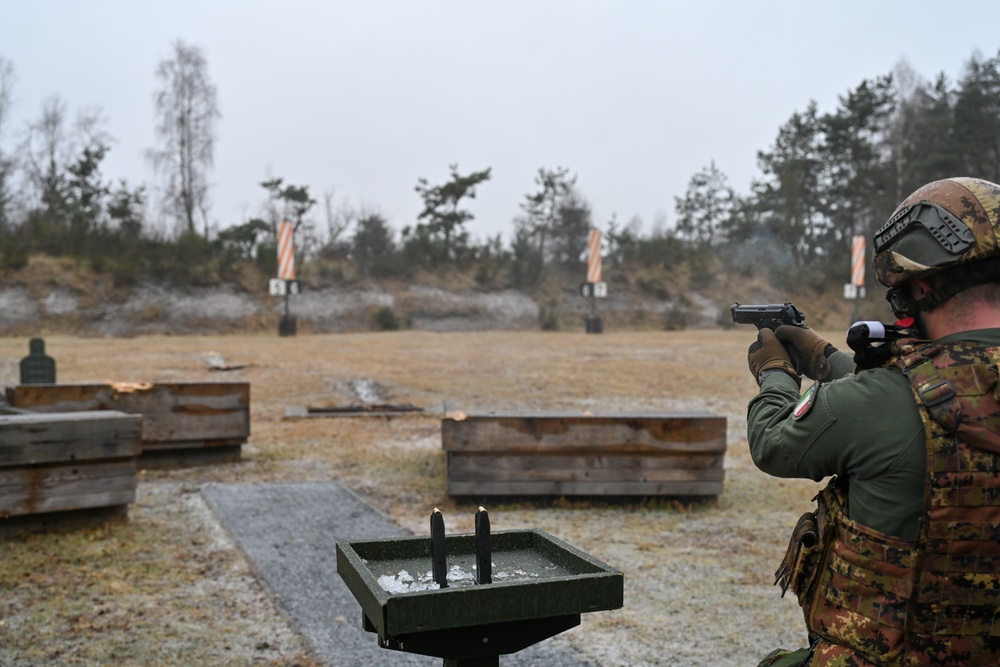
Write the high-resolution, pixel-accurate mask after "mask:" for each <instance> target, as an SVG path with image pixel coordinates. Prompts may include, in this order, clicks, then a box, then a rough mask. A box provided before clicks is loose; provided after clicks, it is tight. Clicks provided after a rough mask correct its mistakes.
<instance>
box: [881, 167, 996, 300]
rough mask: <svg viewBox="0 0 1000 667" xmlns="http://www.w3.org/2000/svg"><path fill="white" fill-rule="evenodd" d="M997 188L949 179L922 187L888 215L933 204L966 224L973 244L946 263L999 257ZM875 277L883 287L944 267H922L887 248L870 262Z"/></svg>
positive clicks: (979, 183) (987, 182)
mask: <svg viewBox="0 0 1000 667" xmlns="http://www.w3.org/2000/svg"><path fill="white" fill-rule="evenodd" d="M998 201H1000V186H998V185H997V184H996V183H991V182H989V181H984V180H982V179H978V178H948V179H945V180H941V181H934V182H933V183H928V184H927V185H924V186H923V187H921V188H920V189H918V190H917V191H916V192H914V193H913V194H911V195H910V196H909V197H907V198H906V199H905V200H904V201H903V202H902V203H901V204H900V205H899V206H898V207H897V208H896V211H895V212H894V213H893V214H892V216H890V220H891V219H892V218H893V217H895V216H896V214H897V213H899V212H900V211H903V210H905V209H907V208H909V207H911V206H913V205H915V204H919V203H921V202H932V203H934V204H937V205H939V206H941V207H942V208H944V209H946V210H947V211H949V212H950V213H952V214H953V215H954V216H955V217H956V218H958V219H959V220H960V221H961V222H962V223H963V224H965V225H966V226H967V227H968V228H969V229H970V230H971V232H972V235H973V237H974V238H975V244H974V245H973V246H972V247H971V248H969V249H968V250H967V251H965V252H964V253H962V254H961V255H958V256H955V257H954V258H952V259H951V261H949V262H948V264H961V263H967V262H973V261H976V260H979V259H986V258H989V257H997V256H1000V209H998V208H997V207H996V202H998ZM872 266H873V267H874V269H875V277H876V278H877V279H878V281H879V282H880V283H881V284H883V285H885V286H886V287H893V286H895V285H899V284H901V283H904V282H907V281H910V280H913V279H914V278H916V277H922V276H925V275H928V274H930V273H934V272H935V271H937V270H940V269H941V268H943V266H942V265H939V264H935V265H933V266H921V265H919V264H918V263H916V262H915V261H914V260H913V258H908V257H906V256H905V255H902V254H899V253H897V252H895V251H894V250H893V249H892V248H889V249H887V250H885V251H883V252H880V253H878V254H876V255H875V257H874V258H873V260H872Z"/></svg>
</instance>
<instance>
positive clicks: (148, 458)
mask: <svg viewBox="0 0 1000 667" xmlns="http://www.w3.org/2000/svg"><path fill="white" fill-rule="evenodd" d="M7 400H8V402H9V403H10V404H11V405H13V406H14V407H16V408H21V409H25V410H31V411H33V412H41V413H48V412H79V411H88V410H118V411H120V412H125V413H128V414H138V415H142V454H141V457H140V460H139V465H140V466H141V467H169V466H178V465H192V464H198V463H219V462H229V461H238V460H239V459H240V453H241V447H242V445H243V444H244V443H245V442H246V441H247V438H248V437H249V436H250V385H249V383H246V382H172V383H153V384H149V383H136V384H124V383H123V384H37V385H19V386H16V387H9V388H8V389H7Z"/></svg>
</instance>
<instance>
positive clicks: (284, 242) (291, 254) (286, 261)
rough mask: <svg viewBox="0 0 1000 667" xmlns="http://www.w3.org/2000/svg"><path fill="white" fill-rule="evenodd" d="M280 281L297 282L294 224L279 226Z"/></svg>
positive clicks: (284, 223)
mask: <svg viewBox="0 0 1000 667" xmlns="http://www.w3.org/2000/svg"><path fill="white" fill-rule="evenodd" d="M278 279H279V280H295V249H294V248H293V247H292V223H290V222H288V221H287V220H282V221H281V224H280V225H278Z"/></svg>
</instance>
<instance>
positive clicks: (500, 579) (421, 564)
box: [336, 530, 624, 644]
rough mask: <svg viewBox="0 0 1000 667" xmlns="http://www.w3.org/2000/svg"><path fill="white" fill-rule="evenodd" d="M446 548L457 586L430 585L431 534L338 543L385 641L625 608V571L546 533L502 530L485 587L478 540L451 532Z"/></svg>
mask: <svg viewBox="0 0 1000 667" xmlns="http://www.w3.org/2000/svg"><path fill="white" fill-rule="evenodd" d="M446 544H447V550H448V568H449V585H448V587H447V588H438V587H437V586H436V584H433V583H424V582H425V581H428V580H429V579H430V574H429V573H430V570H431V553H430V539H429V538H428V537H412V538H396V539H387V540H373V541H366V542H346V543H345V542H338V543H337V545H336V548H337V572H338V574H340V576H341V578H342V579H343V580H344V582H345V583H346V584H347V587H348V588H349V589H350V591H351V593H352V594H353V595H354V597H355V598H356V599H357V600H358V602H359V603H360V604H361V608H362V611H363V612H364V616H365V619H366V623H368V624H370V626H371V629H373V630H374V631H375V632H377V633H378V636H379V640H380V642H382V643H383V644H385V643H386V642H389V641H390V640H395V641H396V642H398V641H400V640H401V638H404V637H405V636H407V635H411V634H418V633H435V632H437V631H442V630H449V629H456V628H459V629H460V628H477V627H482V626H496V625H498V624H511V623H512V622H518V623H517V624H518V625H520V623H519V622H523V621H531V620H533V619H549V618H553V617H570V616H574V615H575V616H576V619H577V621H576V622H577V623H578V622H579V614H581V613H584V612H593V611H606V610H610V609H619V608H621V607H622V604H623V597H624V578H623V575H622V573H621V572H620V571H619V570H616V569H615V568H613V567H611V566H609V565H607V564H605V563H602V562H601V561H599V560H597V559H596V558H593V557H592V556H590V555H588V554H586V553H584V552H582V551H580V550H579V549H576V548H574V547H572V546H570V545H569V544H566V543H565V542H563V541H561V540H559V539H557V538H555V537H553V536H551V535H549V534H548V533H545V532H544V531H540V530H514V531H497V532H494V533H493V534H492V535H491V538H490V545H491V550H492V561H493V583H491V584H485V585H476V584H475V583H474V573H475V571H474V564H475V555H476V554H475V536H474V535H472V534H460V535H449V536H447V537H446ZM456 568H457V569H456ZM404 571H405V573H406V574H405V575H404V574H402V573H403V572H404ZM380 577H381V578H382V582H383V583H381V584H380V583H379V579H380ZM383 584H385V585H383ZM387 587H388V588H389V590H387Z"/></svg>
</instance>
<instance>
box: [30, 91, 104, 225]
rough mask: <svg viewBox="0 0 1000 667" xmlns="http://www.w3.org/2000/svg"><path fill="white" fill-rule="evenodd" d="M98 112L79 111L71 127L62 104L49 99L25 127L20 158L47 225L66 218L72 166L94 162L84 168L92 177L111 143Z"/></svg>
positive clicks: (59, 101)
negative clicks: (46, 217) (45, 217)
mask: <svg viewBox="0 0 1000 667" xmlns="http://www.w3.org/2000/svg"><path fill="white" fill-rule="evenodd" d="M105 123H106V120H105V118H104V117H103V116H102V113H101V110H100V109H99V108H94V109H89V110H81V111H79V112H78V113H77V118H76V120H75V121H74V123H73V124H72V126H71V125H70V124H69V122H68V112H67V109H66V103H65V102H64V101H62V100H61V99H59V98H58V97H50V98H48V99H46V100H45V102H44V103H43V104H42V114H41V116H40V117H39V118H38V120H37V121H35V122H33V123H30V124H29V125H28V130H27V133H26V135H25V139H24V144H23V146H22V149H21V155H22V159H23V162H24V166H25V169H26V173H27V177H28V182H29V183H30V185H31V186H32V187H33V188H34V189H35V191H36V194H37V197H38V200H39V201H40V202H41V206H42V210H43V211H45V213H46V214H47V215H48V217H49V221H50V222H53V223H57V224H60V223H62V222H65V220H66V218H67V216H68V213H69V211H68V199H67V198H68V189H69V186H70V183H69V181H70V178H71V176H72V174H71V173H70V172H71V171H72V165H73V164H74V163H76V164H79V163H78V162H76V161H77V160H80V159H83V160H87V161H90V160H94V162H93V164H91V165H90V167H88V169H89V170H90V173H91V174H92V175H96V167H97V164H98V163H100V161H101V160H102V159H103V157H104V155H105V153H106V152H107V151H108V147H109V146H110V144H111V142H112V138H111V136H110V135H109V134H108V133H107V131H106V130H105V129H104V124H105Z"/></svg>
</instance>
